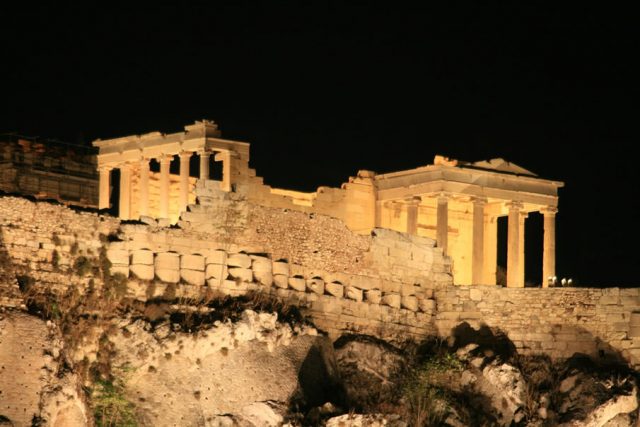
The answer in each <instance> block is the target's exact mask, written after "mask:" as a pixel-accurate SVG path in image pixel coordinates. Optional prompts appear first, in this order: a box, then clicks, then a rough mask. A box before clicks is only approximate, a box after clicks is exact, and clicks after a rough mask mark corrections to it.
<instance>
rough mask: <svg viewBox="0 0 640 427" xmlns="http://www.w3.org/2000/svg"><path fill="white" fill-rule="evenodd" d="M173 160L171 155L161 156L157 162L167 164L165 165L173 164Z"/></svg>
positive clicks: (157, 158)
mask: <svg viewBox="0 0 640 427" xmlns="http://www.w3.org/2000/svg"><path fill="white" fill-rule="evenodd" d="M172 159H173V156H172V155H171V154H161V155H160V156H158V157H156V160H157V161H158V163H165V164H169V163H171V160H172Z"/></svg>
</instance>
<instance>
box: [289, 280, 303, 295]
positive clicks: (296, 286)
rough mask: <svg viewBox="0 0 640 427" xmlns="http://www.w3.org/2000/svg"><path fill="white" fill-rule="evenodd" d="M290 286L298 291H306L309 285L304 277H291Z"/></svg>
mask: <svg viewBox="0 0 640 427" xmlns="http://www.w3.org/2000/svg"><path fill="white" fill-rule="evenodd" d="M289 287H290V288H291V289H294V290H296V291H298V292H304V291H305V290H306V288H307V285H306V281H305V280H304V277H289Z"/></svg>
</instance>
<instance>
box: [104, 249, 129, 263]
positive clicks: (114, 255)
mask: <svg viewBox="0 0 640 427" xmlns="http://www.w3.org/2000/svg"><path fill="white" fill-rule="evenodd" d="M107 259H108V260H109V261H111V264H117V265H129V251H128V250H126V249H107Z"/></svg>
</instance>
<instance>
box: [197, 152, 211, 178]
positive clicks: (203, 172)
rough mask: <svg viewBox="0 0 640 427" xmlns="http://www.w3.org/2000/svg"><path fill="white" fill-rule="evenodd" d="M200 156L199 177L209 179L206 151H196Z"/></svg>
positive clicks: (207, 153)
mask: <svg viewBox="0 0 640 427" xmlns="http://www.w3.org/2000/svg"><path fill="white" fill-rule="evenodd" d="M198 155H199V156H200V179H209V155H210V153H209V152H208V151H204V150H202V151H198Z"/></svg>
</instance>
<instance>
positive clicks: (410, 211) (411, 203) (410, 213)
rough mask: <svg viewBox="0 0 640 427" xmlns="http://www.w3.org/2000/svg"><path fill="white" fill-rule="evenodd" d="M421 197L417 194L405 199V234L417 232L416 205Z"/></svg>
mask: <svg viewBox="0 0 640 427" xmlns="http://www.w3.org/2000/svg"><path fill="white" fill-rule="evenodd" d="M421 201H422V199H421V198H420V197H418V196H416V197H412V198H410V199H407V200H405V204H406V206H407V234H413V235H416V234H418V206H419V205H420V202H421Z"/></svg>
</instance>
